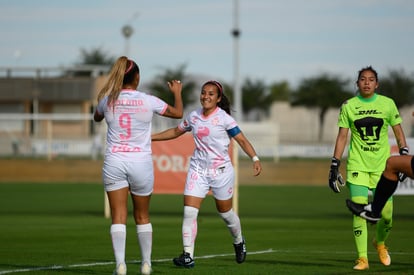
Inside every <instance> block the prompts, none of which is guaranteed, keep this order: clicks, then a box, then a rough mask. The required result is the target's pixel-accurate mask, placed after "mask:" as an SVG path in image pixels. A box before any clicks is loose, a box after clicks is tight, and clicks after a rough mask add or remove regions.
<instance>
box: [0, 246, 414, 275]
mask: <svg viewBox="0 0 414 275" xmlns="http://www.w3.org/2000/svg"><path fill="white" fill-rule="evenodd" d="M269 253H297V251H295V250H282V249H273V248H269V249H266V250H259V251H249V252H248V253H247V254H248V255H256V254H269ZM308 253H310V254H352V253H355V252H354V251H309V252H308ZM368 254H376V252H368ZM232 255H234V253H226V254H214V255H205V256H198V257H194V259H210V258H218V257H227V256H232ZM391 255H414V253H411V252H408V253H407V252H392V253H391ZM169 261H171V258H168V259H153V260H152V262H154V263H155V262H159V263H161V262H169ZM127 263H140V261H127ZM98 265H99V266H102V265H115V262H113V261H110V262H95V263H85V264H71V265H66V266H65V265H53V266H44V267H34V268H23V269H13V270H3V271H0V275H2V274H11V273H19V272H32V271H41V270H60V269H68V268H77V267H88V266H98Z"/></svg>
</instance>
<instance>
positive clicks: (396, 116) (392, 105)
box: [389, 99, 402, 126]
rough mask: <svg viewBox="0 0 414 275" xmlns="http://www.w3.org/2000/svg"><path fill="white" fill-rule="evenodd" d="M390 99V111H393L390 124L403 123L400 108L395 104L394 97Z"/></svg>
mask: <svg viewBox="0 0 414 275" xmlns="http://www.w3.org/2000/svg"><path fill="white" fill-rule="evenodd" d="M389 100H390V103H389V106H390V111H391V113H390V125H391V126H395V125H398V124H401V122H402V118H401V116H400V112H399V111H398V108H397V106H396V105H395V102H394V100H392V99H389Z"/></svg>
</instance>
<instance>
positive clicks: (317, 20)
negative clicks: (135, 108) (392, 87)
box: [0, 0, 414, 85]
mask: <svg viewBox="0 0 414 275" xmlns="http://www.w3.org/2000/svg"><path fill="white" fill-rule="evenodd" d="M413 14H414V1H411V0H387V1H385V0H346V1H345V0H289V1H283V0H255V1H251V0H239V28H240V30H241V36H240V39H239V49H240V55H239V64H240V65H239V72H240V78H241V79H245V78H246V77H249V78H251V79H260V80H263V81H265V82H266V83H268V84H269V83H272V82H277V81H282V80H288V81H289V82H290V83H291V84H292V85H295V84H296V83H297V82H298V81H299V80H301V79H303V78H305V77H312V76H315V75H317V74H320V73H325V72H326V73H330V74H334V75H341V76H342V77H346V78H350V79H355V78H356V73H357V71H358V70H359V69H360V68H362V67H364V66H366V65H372V66H374V68H376V69H377V70H378V72H379V75H380V77H381V74H386V73H387V72H388V70H389V69H403V70H405V72H406V73H409V74H412V73H413V72H414V16H413ZM126 24H130V25H131V26H132V27H133V28H134V33H133V35H132V36H131V38H130V39H129V43H128V45H129V47H128V48H129V51H128V53H129V56H130V57H131V58H133V59H135V60H136V61H137V62H138V64H139V65H140V67H141V72H142V73H141V74H142V81H143V82H145V81H146V80H150V79H151V78H152V77H154V76H156V74H158V73H160V72H162V69H163V68H174V67H175V66H178V65H182V64H186V66H187V67H186V72H187V73H190V74H195V75H201V76H205V77H206V78H215V79H218V80H220V81H226V82H229V83H231V82H232V81H233V75H234V70H233V68H234V66H233V61H234V51H233V43H234V41H233V37H232V36H231V30H232V28H233V24H234V17H233V0H174V1H167V0H151V1H150V0H144V1H137V0H135V1H133V0H118V1H115V0H81V1H80V0H70V1H57V0H36V1H33V0H18V1H15V0H1V1H0V34H1V43H0V67H5V66H36V67H57V66H70V65H72V64H74V63H76V62H78V61H80V49H81V48H84V49H86V50H90V49H92V48H97V47H100V48H101V49H102V50H104V51H105V52H107V53H108V54H110V55H112V56H116V57H117V56H120V55H123V54H125V53H126V50H127V46H126V41H125V39H124V37H123V36H122V34H121V28H122V27H123V26H124V25H126Z"/></svg>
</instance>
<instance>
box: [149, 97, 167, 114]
mask: <svg viewBox="0 0 414 275" xmlns="http://www.w3.org/2000/svg"><path fill="white" fill-rule="evenodd" d="M146 96H147V97H148V100H149V102H150V103H151V106H152V111H153V112H155V113H157V114H159V115H163V114H164V113H165V111H166V110H167V107H168V104H167V103H166V102H165V101H164V100H162V99H160V98H158V97H156V96H153V95H146Z"/></svg>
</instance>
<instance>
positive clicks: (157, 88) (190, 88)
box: [148, 64, 196, 106]
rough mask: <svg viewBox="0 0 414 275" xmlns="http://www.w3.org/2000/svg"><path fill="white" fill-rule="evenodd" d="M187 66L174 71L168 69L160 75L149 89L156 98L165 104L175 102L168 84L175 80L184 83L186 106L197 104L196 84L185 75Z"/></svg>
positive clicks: (183, 94)
mask: <svg viewBox="0 0 414 275" xmlns="http://www.w3.org/2000/svg"><path fill="white" fill-rule="evenodd" d="M185 68H186V65H185V64H182V65H179V66H178V67H176V68H174V69H169V68H166V69H165V70H164V71H163V72H162V73H161V74H158V75H157V76H156V77H155V79H154V80H153V81H151V82H150V84H149V85H148V87H149V88H150V89H151V90H152V92H153V93H154V95H155V96H157V97H159V98H161V99H162V100H164V101H165V102H168V103H170V104H171V103H172V102H174V95H173V94H172V93H171V92H170V90H169V88H168V86H167V82H168V81H171V80H173V79H178V80H181V82H182V83H183V89H182V94H181V95H182V99H183V104H184V106H187V105H189V104H191V103H194V102H195V98H194V90H195V88H196V83H195V82H194V81H191V80H190V79H189V77H188V76H187V75H186V74H185Z"/></svg>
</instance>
